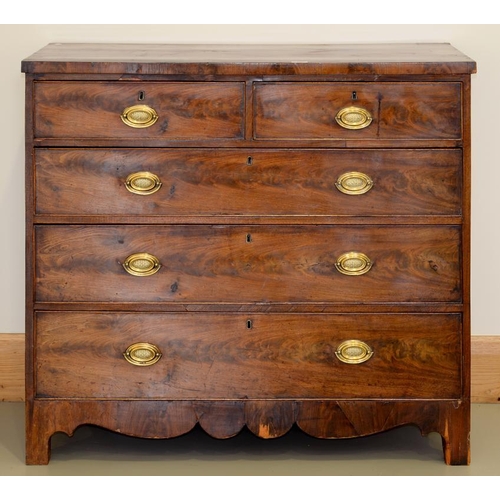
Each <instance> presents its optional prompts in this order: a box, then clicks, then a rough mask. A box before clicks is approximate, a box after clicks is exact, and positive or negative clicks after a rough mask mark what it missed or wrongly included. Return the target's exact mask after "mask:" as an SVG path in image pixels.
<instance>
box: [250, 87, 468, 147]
mask: <svg viewBox="0 0 500 500" xmlns="http://www.w3.org/2000/svg"><path fill="white" fill-rule="evenodd" d="M254 89H255V106H254V123H255V128H254V137H255V138H256V139H292V140H293V139H332V140H333V139H372V140H373V139H424V140H431V139H460V138H461V137H462V121H461V120H462V117H461V84H460V83H455V82H438V83H434V82H415V83H409V82H393V83H356V82H353V83H326V82H325V83H256V84H255V87H254Z"/></svg>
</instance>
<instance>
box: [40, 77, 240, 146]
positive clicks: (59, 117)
mask: <svg viewBox="0 0 500 500" xmlns="http://www.w3.org/2000/svg"><path fill="white" fill-rule="evenodd" d="M243 116H244V86H243V84H242V83H239V82H203V83H201V82H200V83H196V82H193V83H169V82H165V83H147V82H137V83H117V82H37V83H35V89H34V134H35V137H36V138H78V139H82V138H83V139H87V138H88V139H90V138H102V139H113V138H128V139H130V138H141V139H144V138H151V139H161V138H163V139H167V140H188V139H189V140H197V139H201V140H203V139H212V138H223V139H237V138H241V137H242V135H243V122H244V120H243Z"/></svg>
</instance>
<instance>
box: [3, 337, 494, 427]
mask: <svg viewBox="0 0 500 500" xmlns="http://www.w3.org/2000/svg"><path fill="white" fill-rule="evenodd" d="M471 340H472V342H471V344H472V352H473V355H472V366H471V372H472V383H471V394H472V396H471V399H472V402H473V403H476V404H481V403H498V402H500V371H499V369H498V367H499V366H500V337H499V336H494V335H491V336H487V335H474V336H472V339H471ZM24 351H25V335H24V334H9V333H1V334H0V401H7V402H9V401H10V402H15V401H24V400H25V395H24V386H25V381H24V377H25V375H24ZM233 408H234V402H228V403H227V405H226V406H225V410H224V409H221V410H220V411H221V412H225V414H228V415H229V416H233V417H234V419H235V422H237V421H238V419H237V415H236V414H237V412H235V413H234V415H233V414H232V412H233ZM229 416H228V417H227V418H229ZM227 418H226V417H225V418H224V419H222V417H221V420H216V421H215V422H214V428H218V429H219V431H216V430H214V431H212V432H210V434H211V435H215V434H217V432H222V430H221V428H223V427H224V426H225V425H226V423H227ZM241 418H243V417H241ZM215 424H217V425H215ZM234 425H235V428H237V430H236V431H235V432H234V434H233V435H235V434H236V433H237V432H239V429H241V427H238V424H237V423H235V424H234ZM229 434H231V433H229ZM216 437H217V436H216Z"/></svg>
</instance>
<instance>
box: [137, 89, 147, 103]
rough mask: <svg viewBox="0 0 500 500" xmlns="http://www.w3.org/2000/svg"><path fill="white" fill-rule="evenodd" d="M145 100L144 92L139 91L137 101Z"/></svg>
mask: <svg viewBox="0 0 500 500" xmlns="http://www.w3.org/2000/svg"><path fill="white" fill-rule="evenodd" d="M145 98H146V92H144V90H141V91H140V92H139V97H138V99H139V101H144V99H145Z"/></svg>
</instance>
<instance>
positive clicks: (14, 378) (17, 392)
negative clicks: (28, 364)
mask: <svg viewBox="0 0 500 500" xmlns="http://www.w3.org/2000/svg"><path fill="white" fill-rule="evenodd" d="M24 339H25V337H24V335H22V334H7V333H3V334H0V401H23V400H24V399H25V398H24V368H25V363H24V353H25V350H24V347H25V341H24Z"/></svg>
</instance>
